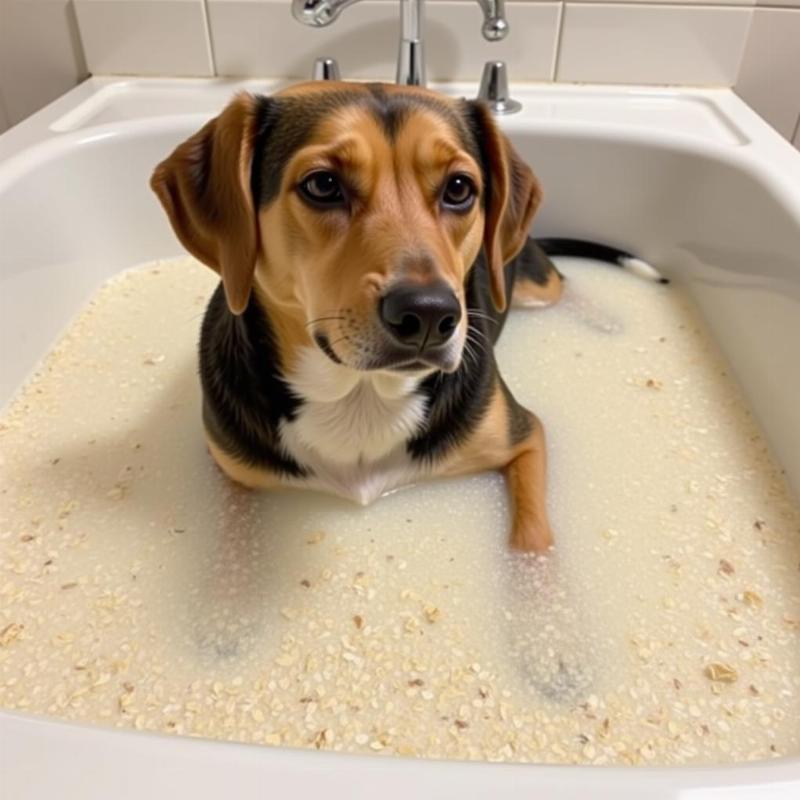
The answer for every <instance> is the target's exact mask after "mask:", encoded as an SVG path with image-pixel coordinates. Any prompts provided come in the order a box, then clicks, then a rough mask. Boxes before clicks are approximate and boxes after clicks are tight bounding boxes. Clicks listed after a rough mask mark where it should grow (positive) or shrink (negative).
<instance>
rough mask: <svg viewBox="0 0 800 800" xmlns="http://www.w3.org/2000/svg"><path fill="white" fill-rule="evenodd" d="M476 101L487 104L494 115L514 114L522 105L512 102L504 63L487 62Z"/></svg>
mask: <svg viewBox="0 0 800 800" xmlns="http://www.w3.org/2000/svg"><path fill="white" fill-rule="evenodd" d="M478 100H483V101H484V102H486V103H488V104H489V108H490V109H491V110H492V112H493V113H494V114H515V113H516V112H517V111H520V110H521V109H522V103H518V102H517V101H516V100H512V99H511V97H510V95H509V91H508V69H507V67H506V62H505V61H487V62H486V64H485V65H484V67H483V76H482V77H481V88H480V89H479V90H478Z"/></svg>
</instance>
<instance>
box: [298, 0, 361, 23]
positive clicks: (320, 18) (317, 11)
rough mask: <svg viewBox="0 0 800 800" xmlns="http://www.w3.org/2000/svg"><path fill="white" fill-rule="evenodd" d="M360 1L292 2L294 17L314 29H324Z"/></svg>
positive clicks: (316, 0)
mask: <svg viewBox="0 0 800 800" xmlns="http://www.w3.org/2000/svg"><path fill="white" fill-rule="evenodd" d="M357 2H358V0H292V15H293V16H294V18H295V19H296V20H297V21H298V22H302V23H303V24H304V25H310V26H311V27H312V28H323V27H325V26H326V25H330V24H331V22H334V21H335V20H336V18H337V17H338V16H339V14H341V13H342V11H343V10H344V9H345V8H347V6H351V5H353V3H357Z"/></svg>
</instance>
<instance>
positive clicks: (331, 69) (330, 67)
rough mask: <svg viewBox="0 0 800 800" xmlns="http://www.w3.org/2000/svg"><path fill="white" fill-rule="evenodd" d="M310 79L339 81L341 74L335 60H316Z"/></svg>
mask: <svg viewBox="0 0 800 800" xmlns="http://www.w3.org/2000/svg"><path fill="white" fill-rule="evenodd" d="M311 77H312V78H313V79H314V80H315V81H340V80H341V79H342V74H341V72H339V65H338V64H337V63H336V59H335V58H318V59H317V60H316V61H315V62H314V71H313V72H312V73H311Z"/></svg>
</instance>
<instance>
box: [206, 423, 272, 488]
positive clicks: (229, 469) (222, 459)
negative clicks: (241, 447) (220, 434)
mask: <svg viewBox="0 0 800 800" xmlns="http://www.w3.org/2000/svg"><path fill="white" fill-rule="evenodd" d="M206 444H207V445H208V452H209V453H211V457H212V458H213V459H214V461H216V462H217V466H218V467H219V468H220V469H221V470H222V471H223V472H224V473H225V474H226V475H227V476H228V477H229V478H230V479H231V480H232V481H234V482H235V483H238V484H240V485H241V486H244V487H246V488H248V489H275V488H277V487H278V486H280V484H281V482H280V479H279V478H278V477H277V476H276V475H275V474H274V473H272V472H269V471H267V470H265V469H260V468H259V467H252V466H250V465H249V464H244V463H243V462H241V461H239V460H238V459H236V458H234V457H233V456H232V455H230V454H229V453H226V452H225V451H224V450H223V449H222V448H221V447H220V446H219V445H218V444H217V443H216V442H215V441H214V440H213V439H212V438H211V437H210V436H208V435H206Z"/></svg>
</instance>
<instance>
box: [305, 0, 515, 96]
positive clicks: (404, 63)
mask: <svg viewBox="0 0 800 800" xmlns="http://www.w3.org/2000/svg"><path fill="white" fill-rule="evenodd" d="M357 2H359V0H292V15H293V16H294V18H295V19H296V20H297V21H298V22H302V23H303V24H304V25H309V26H311V27H312V28H323V27H325V26H326V25H330V24H331V23H332V22H334V21H335V20H336V18H337V17H338V16H339V14H341V13H342V11H343V10H344V9H345V8H347V6H351V5H353V4H354V3H357ZM477 2H478V5H480V7H481V10H482V11H483V20H484V22H483V27H482V28H481V31H482V32H483V37H484V38H485V39H488V40H489V41H499V40H500V39H504V38H505V36H506V34H507V33H508V21H507V20H506V15H505V0H477ZM423 28H424V2H423V0H400V29H401V34H400V53H399V56H398V59H397V82H398V83H401V84H408V85H412V86H424V85H425V58H424V55H423V48H424V37H423Z"/></svg>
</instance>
